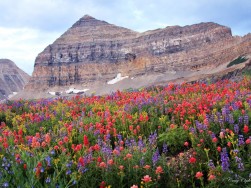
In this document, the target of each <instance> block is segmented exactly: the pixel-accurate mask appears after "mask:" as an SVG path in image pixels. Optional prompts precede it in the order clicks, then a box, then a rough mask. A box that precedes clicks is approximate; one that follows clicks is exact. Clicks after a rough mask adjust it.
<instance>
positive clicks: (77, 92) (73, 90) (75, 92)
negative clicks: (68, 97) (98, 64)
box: [65, 88, 90, 94]
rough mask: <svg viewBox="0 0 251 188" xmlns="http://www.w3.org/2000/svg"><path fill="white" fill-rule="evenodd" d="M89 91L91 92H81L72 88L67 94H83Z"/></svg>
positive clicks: (84, 90)
mask: <svg viewBox="0 0 251 188" xmlns="http://www.w3.org/2000/svg"><path fill="white" fill-rule="evenodd" d="M88 90H90V89H83V90H79V89H75V88H70V89H68V90H66V91H65V92H66V93H67V94H81V93H85V92H86V91H88Z"/></svg>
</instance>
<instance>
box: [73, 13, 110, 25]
mask: <svg viewBox="0 0 251 188" xmlns="http://www.w3.org/2000/svg"><path fill="white" fill-rule="evenodd" d="M101 25H109V23H107V22H105V21H102V20H98V19H96V18H94V17H92V16H90V15H88V14H86V15H84V16H83V17H82V18H80V19H79V20H78V21H77V22H76V23H74V24H73V26H72V28H76V27H90V26H101Z"/></svg>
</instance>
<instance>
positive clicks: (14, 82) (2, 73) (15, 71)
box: [0, 59, 30, 99]
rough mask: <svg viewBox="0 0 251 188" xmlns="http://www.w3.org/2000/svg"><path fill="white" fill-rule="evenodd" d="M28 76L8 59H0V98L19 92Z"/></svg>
mask: <svg viewBox="0 0 251 188" xmlns="http://www.w3.org/2000/svg"><path fill="white" fill-rule="evenodd" d="M29 78H30V76H29V75H28V74H26V73H25V72H24V71H22V70H21V69H20V68H18V67H17V66H16V64H15V63H14V62H13V61H11V60H9V59H0V99H6V98H8V96H9V95H12V94H13V92H19V91H21V90H22V89H23V87H24V85H25V84H27V83H28V80H29Z"/></svg>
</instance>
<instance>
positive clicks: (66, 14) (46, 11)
mask: <svg viewBox="0 0 251 188" xmlns="http://www.w3.org/2000/svg"><path fill="white" fill-rule="evenodd" d="M85 14H89V15H91V16H93V17H95V18H97V19H100V20H105V21H107V22H109V23H112V24H115V25H118V26H123V27H127V28H129V29H133V30H136V31H146V30H149V29H156V28H163V27H166V26H170V25H181V26H184V25H190V24H194V23H199V22H209V21H212V22H216V23H219V24H222V25H225V26H229V27H231V28H232V33H233V35H245V34H247V33H251V1H250V0H175V1H171V0H0V58H8V59H11V60H13V61H14V62H15V63H16V64H17V65H18V66H19V67H20V68H21V69H23V70H24V71H26V72H27V73H28V74H31V73H32V71H33V68H34V62H35V58H36V56H37V54H38V53H40V52H42V51H43V49H44V48H45V47H46V46H47V45H49V44H51V43H53V41H54V40H56V38H58V37H59V36H60V35H61V34H63V33H64V32H65V31H66V30H67V29H68V28H69V27H71V26H72V25H73V24H74V23H75V22H76V21H77V20H78V19H79V18H81V17H82V16H84V15H85Z"/></svg>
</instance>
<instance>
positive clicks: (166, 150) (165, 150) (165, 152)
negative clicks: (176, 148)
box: [162, 143, 168, 154]
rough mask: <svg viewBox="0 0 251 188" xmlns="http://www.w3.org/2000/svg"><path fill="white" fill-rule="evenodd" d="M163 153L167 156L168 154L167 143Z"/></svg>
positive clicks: (164, 145)
mask: <svg viewBox="0 0 251 188" xmlns="http://www.w3.org/2000/svg"><path fill="white" fill-rule="evenodd" d="M162 152H163V153H164V154H167V152H168V149H167V144H166V143H164V144H163V150H162Z"/></svg>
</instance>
